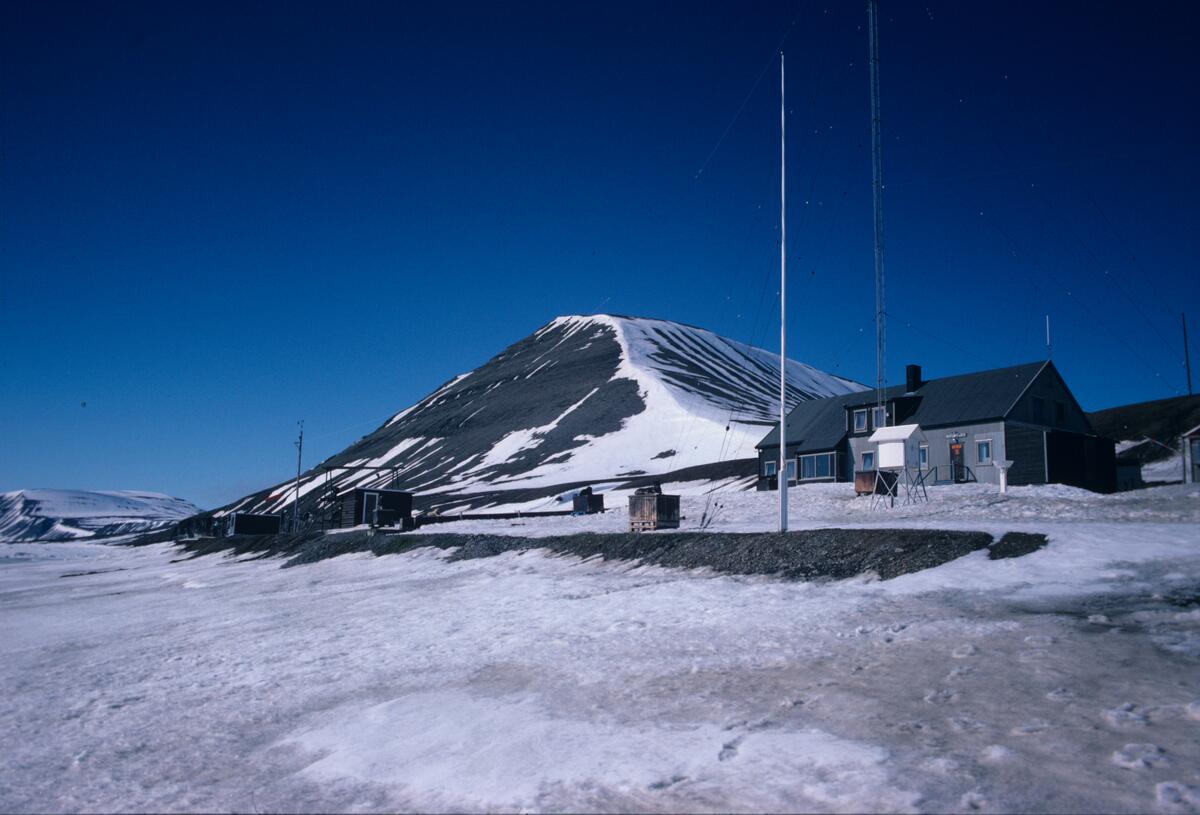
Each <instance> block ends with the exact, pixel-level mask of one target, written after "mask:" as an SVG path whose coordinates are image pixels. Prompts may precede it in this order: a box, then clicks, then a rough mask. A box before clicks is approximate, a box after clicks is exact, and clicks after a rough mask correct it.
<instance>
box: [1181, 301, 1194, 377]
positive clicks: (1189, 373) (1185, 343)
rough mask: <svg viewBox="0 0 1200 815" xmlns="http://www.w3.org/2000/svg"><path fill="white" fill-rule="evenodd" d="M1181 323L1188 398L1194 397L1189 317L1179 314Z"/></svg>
mask: <svg viewBox="0 0 1200 815" xmlns="http://www.w3.org/2000/svg"><path fill="white" fill-rule="evenodd" d="M1179 321H1180V322H1182V323H1183V365H1184V367H1185V368H1187V379H1188V396H1191V395H1192V352H1191V351H1190V350H1189V349H1188V338H1187V315H1186V314H1184V313H1183V312H1182V311H1181V312H1179Z"/></svg>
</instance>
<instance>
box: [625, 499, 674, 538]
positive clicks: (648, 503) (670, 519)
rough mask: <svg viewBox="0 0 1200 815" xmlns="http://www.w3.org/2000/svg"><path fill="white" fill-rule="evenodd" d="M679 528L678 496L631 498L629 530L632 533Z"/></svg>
mask: <svg viewBox="0 0 1200 815" xmlns="http://www.w3.org/2000/svg"><path fill="white" fill-rule="evenodd" d="M678 528H679V496H678V495H631V496H629V530H630V531H631V532H645V531H648V530H653V529H678Z"/></svg>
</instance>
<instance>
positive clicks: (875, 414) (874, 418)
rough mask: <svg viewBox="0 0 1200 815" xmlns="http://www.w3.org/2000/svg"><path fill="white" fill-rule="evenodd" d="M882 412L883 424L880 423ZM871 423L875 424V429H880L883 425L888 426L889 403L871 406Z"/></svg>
mask: <svg viewBox="0 0 1200 815" xmlns="http://www.w3.org/2000/svg"><path fill="white" fill-rule="evenodd" d="M880 412H882V413H883V424H880V423H879V415H880ZM871 424H872V425H874V427H873V428H872V429H873V430H878V429H879V428H881V427H887V405H883V406H881V407H873V408H871Z"/></svg>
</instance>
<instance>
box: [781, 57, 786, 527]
mask: <svg viewBox="0 0 1200 815" xmlns="http://www.w3.org/2000/svg"><path fill="white" fill-rule="evenodd" d="M784 113H785V111H784V94H783V52H782V51H780V52H779V531H780V532H787V528H788V498H787V492H788V489H787V488H788V471H787V463H788V457H787V177H786V175H785V174H784V168H785V166H786V162H787V148H786V142H785V140H784V128H785V124H784V122H785V117H784Z"/></svg>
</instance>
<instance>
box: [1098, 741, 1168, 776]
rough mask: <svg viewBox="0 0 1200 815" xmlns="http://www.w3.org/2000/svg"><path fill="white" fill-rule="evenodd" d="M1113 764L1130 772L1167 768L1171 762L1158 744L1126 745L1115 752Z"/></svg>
mask: <svg viewBox="0 0 1200 815" xmlns="http://www.w3.org/2000/svg"><path fill="white" fill-rule="evenodd" d="M1112 763H1113V764H1116V765H1117V766H1118V767H1124V768H1126V769H1128V770H1145V769H1149V768H1151V767H1166V766H1167V765H1169V764H1170V763H1171V760H1170V759H1169V758H1167V756H1166V754H1165V751H1164V750H1163V749H1162V748H1161V747H1159V746H1158V745H1157V744H1126V745H1125V746H1124V747H1122V748H1121V749H1120V750H1114V751H1113V754H1112Z"/></svg>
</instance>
